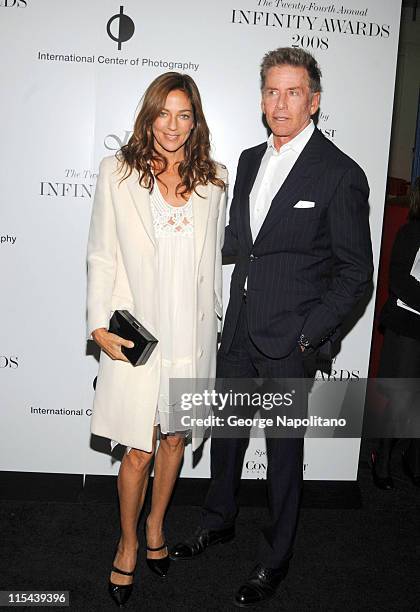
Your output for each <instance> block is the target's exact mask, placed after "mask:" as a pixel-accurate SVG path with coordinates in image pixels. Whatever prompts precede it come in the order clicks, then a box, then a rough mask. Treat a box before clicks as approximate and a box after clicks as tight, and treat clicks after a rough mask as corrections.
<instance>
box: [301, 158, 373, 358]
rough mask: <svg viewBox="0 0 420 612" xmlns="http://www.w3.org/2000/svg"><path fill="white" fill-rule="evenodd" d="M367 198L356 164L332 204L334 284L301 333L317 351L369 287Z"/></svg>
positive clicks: (366, 184)
mask: <svg viewBox="0 0 420 612" xmlns="http://www.w3.org/2000/svg"><path fill="white" fill-rule="evenodd" d="M368 198H369V186H368V182H367V179H366V176H365V174H364V172H363V170H362V169H361V168H360V167H359V166H357V164H354V165H352V166H351V167H350V168H349V169H348V170H346V172H345V173H344V174H343V176H342V178H341V180H340V182H339V184H338V186H337V188H336V190H335V193H334V195H333V197H332V200H331V202H330V204H329V209H328V223H329V233H330V240H331V252H332V258H333V259H332V261H333V264H332V275H331V282H330V285H329V288H328V290H327V291H326V292H325V293H324V295H323V296H321V299H320V301H319V303H318V304H316V305H315V307H314V308H313V309H312V310H311V311H310V313H309V315H308V317H307V318H306V320H305V323H304V326H303V329H302V333H303V334H304V335H305V336H306V337H307V338H308V340H309V341H310V342H311V345H312V346H314V347H317V346H318V345H319V344H320V343H322V342H323V341H324V340H326V339H327V338H328V337H330V336H331V335H332V334H333V333H334V331H335V329H336V328H337V327H338V326H339V325H340V324H341V323H342V321H343V319H344V318H345V317H346V316H347V315H348V314H350V312H351V310H352V309H353V308H354V306H355V305H356V303H357V302H358V301H359V300H360V298H361V297H362V296H363V295H364V294H365V292H366V291H367V289H368V287H369V286H370V283H371V279H372V273H373V262H372V246H371V239H370V228H369V202H368Z"/></svg>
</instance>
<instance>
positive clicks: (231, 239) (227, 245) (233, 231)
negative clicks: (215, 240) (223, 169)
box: [222, 153, 244, 257]
mask: <svg viewBox="0 0 420 612" xmlns="http://www.w3.org/2000/svg"><path fill="white" fill-rule="evenodd" d="M243 159H244V154H243V153H241V156H240V158H239V161H238V168H237V171H236V179H235V185H234V188H233V197H232V202H231V205H230V210H229V224H228V225H227V226H226V228H225V240H224V244H223V251H222V253H223V257H236V255H237V254H238V251H239V247H238V206H239V183H240V175H241V169H242V165H243Z"/></svg>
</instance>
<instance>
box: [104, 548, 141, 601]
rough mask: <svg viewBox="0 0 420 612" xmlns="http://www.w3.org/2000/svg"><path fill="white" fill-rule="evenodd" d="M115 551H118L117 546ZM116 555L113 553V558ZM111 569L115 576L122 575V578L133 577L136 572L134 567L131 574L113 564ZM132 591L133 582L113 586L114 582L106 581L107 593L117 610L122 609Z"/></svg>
mask: <svg viewBox="0 0 420 612" xmlns="http://www.w3.org/2000/svg"><path fill="white" fill-rule="evenodd" d="M117 549H118V545H117ZM116 554H117V551H115V554H114V558H115V555H116ZM111 569H112V571H113V572H115V573H116V574H122V575H123V576H134V573H135V571H136V568H135V567H134V569H133V571H132V572H126V571H125V570H122V569H120V568H119V567H116V566H115V565H114V564H112V568H111ZM132 591H133V582H132V583H131V584H115V583H114V582H111V579H109V580H108V593H109V594H110V596H111V598H112V600H113V601H114V603H115V604H116V605H117V606H118V607H119V608H123V607H124V606H125V604H126V603H127V601H128V599H129V598H130V595H131V593H132Z"/></svg>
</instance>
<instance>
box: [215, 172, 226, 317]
mask: <svg viewBox="0 0 420 612" xmlns="http://www.w3.org/2000/svg"><path fill="white" fill-rule="evenodd" d="M221 174H222V173H221ZM220 178H221V179H222V180H223V181H224V182H225V185H226V189H223V190H221V193H220V200H219V215H218V217H217V234H216V253H215V257H214V297H215V304H214V309H215V311H216V314H217V316H218V317H219V319H222V317H223V300H222V288H223V271H222V248H223V244H224V238H225V223H226V197H227V187H228V174H227V170H226V169H224V171H223V174H222V176H221V177H220Z"/></svg>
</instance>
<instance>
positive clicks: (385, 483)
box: [370, 451, 395, 491]
mask: <svg viewBox="0 0 420 612" xmlns="http://www.w3.org/2000/svg"><path fill="white" fill-rule="evenodd" d="M377 461H378V453H377V452H376V451H372V452H371V454H370V471H371V474H372V480H373V484H374V485H375V487H378V489H382V490H383V491H391V490H392V489H394V488H395V487H394V481H393V479H392V477H391V476H389V475H388V476H379V475H378V473H377V471H376V463H377Z"/></svg>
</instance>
